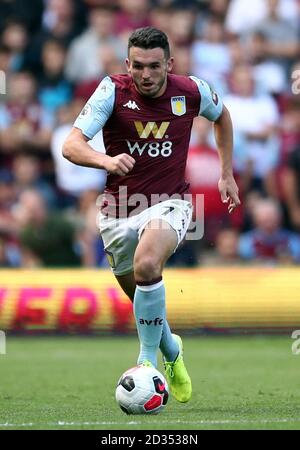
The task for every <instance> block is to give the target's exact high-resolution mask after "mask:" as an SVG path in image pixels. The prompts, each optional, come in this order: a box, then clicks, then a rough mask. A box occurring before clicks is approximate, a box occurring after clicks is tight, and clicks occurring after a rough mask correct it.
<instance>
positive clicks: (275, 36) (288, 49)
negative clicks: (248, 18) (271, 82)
mask: <svg viewBox="0 0 300 450" xmlns="http://www.w3.org/2000/svg"><path fill="white" fill-rule="evenodd" d="M266 4H267V15H266V18H265V19H264V20H263V21H262V22H261V23H260V24H259V26H258V27H257V29H256V31H258V32H259V33H260V34H262V35H263V36H264V37H265V38H266V39H265V40H264V41H261V43H260V44H261V46H262V48H263V53H264V54H265V56H266V57H267V59H268V60H270V61H273V62H275V63H277V64H279V65H280V66H281V67H282V68H283V69H284V70H285V72H286V76H287V75H288V72H289V69H290V66H291V63H292V61H293V59H295V58H297V57H298V55H299V50H300V45H299V38H298V32H299V24H297V25H296V26H295V25H294V23H293V21H292V20H287V19H285V18H283V17H281V16H280V12H279V0H266Z"/></svg>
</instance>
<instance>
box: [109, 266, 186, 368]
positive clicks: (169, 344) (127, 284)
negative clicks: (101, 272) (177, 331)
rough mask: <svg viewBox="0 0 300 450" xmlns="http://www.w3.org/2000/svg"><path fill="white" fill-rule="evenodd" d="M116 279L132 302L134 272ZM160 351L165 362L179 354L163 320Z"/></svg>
mask: <svg viewBox="0 0 300 450" xmlns="http://www.w3.org/2000/svg"><path fill="white" fill-rule="evenodd" d="M116 279H117V281H118V283H119V285H120V286H121V288H122V289H123V291H124V292H125V294H126V295H127V296H128V297H129V298H130V300H131V301H132V302H133V299H134V293H135V289H136V282H135V278H134V272H130V273H128V274H126V275H121V276H117V275H116ZM159 348H160V351H161V352H162V354H163V356H164V358H165V359H166V361H174V360H175V359H176V357H177V355H178V353H179V345H178V342H177V341H176V340H175V339H174V338H173V336H172V333H171V330H170V327H169V324H168V321H167V320H164V323H163V330H162V336H161V340H160V344H159Z"/></svg>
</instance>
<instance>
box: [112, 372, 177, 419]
mask: <svg viewBox="0 0 300 450" xmlns="http://www.w3.org/2000/svg"><path fill="white" fill-rule="evenodd" d="M168 397H169V388H168V384H167V382H166V380H165V378H164V377H163V375H162V374H161V373H160V372H159V371H158V370H156V369H155V368H154V367H146V366H136V367H132V368H131V369H129V370H127V371H126V372H124V373H123V375H122V376H121V378H120V379H119V381H118V384H117V389H116V400H117V403H118V404H119V406H120V408H121V410H122V411H123V412H125V413H126V414H158V413H159V412H161V411H162V410H163V409H164V408H165V406H166V404H167V401H168Z"/></svg>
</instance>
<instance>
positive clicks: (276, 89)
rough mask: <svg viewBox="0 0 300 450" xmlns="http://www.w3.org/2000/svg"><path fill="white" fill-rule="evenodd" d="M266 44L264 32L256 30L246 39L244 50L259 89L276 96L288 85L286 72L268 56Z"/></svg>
mask: <svg viewBox="0 0 300 450" xmlns="http://www.w3.org/2000/svg"><path fill="white" fill-rule="evenodd" d="M267 45H268V40H267V37H266V36H265V34H264V32H259V31H257V32H255V33H253V34H252V35H251V36H250V38H249V40H248V41H247V45H246V51H247V55H248V60H249V62H250V63H251V65H252V66H253V76H254V79H255V81H256V84H257V87H258V89H259V91H260V92H262V93H267V94H271V95H274V96H278V95H280V94H282V93H283V92H285V91H286V89H287V87H288V83H287V74H286V71H285V68H284V67H282V65H281V64H279V63H278V62H277V61H274V60H273V59H270V58H269V57H268V54H267V51H266V48H267Z"/></svg>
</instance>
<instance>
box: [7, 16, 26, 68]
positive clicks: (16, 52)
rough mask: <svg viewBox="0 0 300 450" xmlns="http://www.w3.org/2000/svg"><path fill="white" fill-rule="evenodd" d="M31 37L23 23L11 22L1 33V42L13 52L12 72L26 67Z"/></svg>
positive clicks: (11, 59) (11, 60)
mask: <svg viewBox="0 0 300 450" xmlns="http://www.w3.org/2000/svg"><path fill="white" fill-rule="evenodd" d="M28 41H29V35H28V32H27V30H26V28H25V26H24V24H22V23H21V22H17V21H16V20H9V21H8V22H7V24H6V25H5V27H4V29H3V31H2V33H1V42H2V44H3V45H4V46H6V47H7V48H8V49H9V50H10V52H11V58H10V70H11V71H13V72H17V71H19V70H21V69H22V68H23V67H24V57H25V50H26V47H27V45H28Z"/></svg>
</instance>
